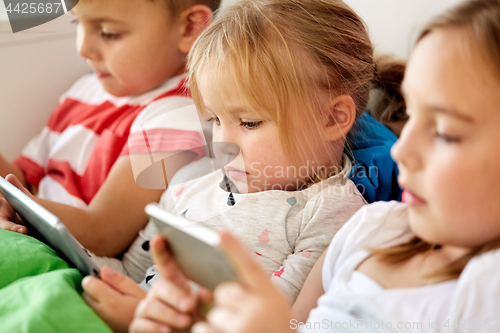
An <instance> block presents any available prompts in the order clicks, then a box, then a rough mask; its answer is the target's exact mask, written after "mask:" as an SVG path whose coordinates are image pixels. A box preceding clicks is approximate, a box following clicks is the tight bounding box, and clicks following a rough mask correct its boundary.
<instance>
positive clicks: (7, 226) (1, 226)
mask: <svg viewBox="0 0 500 333" xmlns="http://www.w3.org/2000/svg"><path fill="white" fill-rule="evenodd" d="M0 230H9V231H14V232H18V233H20V234H24V235H27V234H28V229H26V227H23V226H22V225H19V224H17V223H14V222H10V221H6V220H1V219H0Z"/></svg>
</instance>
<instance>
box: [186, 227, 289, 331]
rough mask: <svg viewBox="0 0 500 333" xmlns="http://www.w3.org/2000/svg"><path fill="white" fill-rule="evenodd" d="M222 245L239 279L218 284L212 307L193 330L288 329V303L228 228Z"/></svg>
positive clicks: (224, 233)
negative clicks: (205, 317) (203, 321)
mask: <svg viewBox="0 0 500 333" xmlns="http://www.w3.org/2000/svg"><path fill="white" fill-rule="evenodd" d="M221 247H222V249H223V250H224V251H225V252H226V254H227V256H228V257H229V259H231V261H232V263H233V265H234V267H235V269H236V273H237V275H238V280H239V281H238V282H226V283H222V284H220V285H219V286H218V287H217V288H216V289H215V293H214V298H215V307H214V308H213V309H212V310H211V311H210V312H209V313H208V316H207V322H206V323H199V324H196V325H195V326H194V327H193V331H192V332H193V333H226V332H231V333H259V332H273V333H282V332H291V331H292V329H291V328H290V320H291V318H292V317H291V313H290V306H289V305H288V302H287V301H286V299H285V297H284V296H282V295H281V293H280V292H279V291H278V290H276V288H275V287H274V286H273V285H272V283H271V281H270V280H269V276H268V274H266V273H265V272H264V271H262V269H261V268H260V266H259V265H258V264H257V263H256V262H255V261H254V260H253V259H252V257H251V256H250V254H249V253H248V251H247V250H246V249H244V248H243V246H242V245H241V244H240V243H239V242H238V241H237V240H236V238H234V236H232V235H231V234H229V233H228V232H222V233H221Z"/></svg>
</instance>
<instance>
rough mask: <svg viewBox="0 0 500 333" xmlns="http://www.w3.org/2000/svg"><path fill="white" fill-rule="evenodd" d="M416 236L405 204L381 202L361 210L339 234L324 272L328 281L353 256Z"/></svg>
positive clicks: (332, 243)
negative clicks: (368, 248) (365, 250)
mask: <svg viewBox="0 0 500 333" xmlns="http://www.w3.org/2000/svg"><path fill="white" fill-rule="evenodd" d="M412 236H413V233H412V232H411V230H410V228H409V223H408V213H407V208H406V205H405V204H402V203H400V202H397V201H390V202H377V203H373V204H370V205H366V206H364V207H362V208H361V209H360V210H358V211H357V212H356V213H355V214H354V215H353V216H352V217H351V218H350V219H349V221H347V223H346V224H344V226H343V227H342V228H340V230H339V231H338V232H337V234H336V235H335V237H334V238H333V240H332V242H331V244H330V246H329V248H328V252H327V256H326V259H325V265H324V268H323V272H324V274H323V278H324V281H329V279H326V280H325V278H326V277H331V276H333V272H335V271H337V270H338V269H339V268H340V267H341V265H342V264H343V263H344V262H348V261H349V259H348V258H350V257H351V256H352V255H354V254H356V253H357V252H359V251H364V249H366V248H367V247H387V246H391V245H394V244H395V243H394V242H401V239H402V238H403V237H404V238H408V239H410V238H411V237H412Z"/></svg>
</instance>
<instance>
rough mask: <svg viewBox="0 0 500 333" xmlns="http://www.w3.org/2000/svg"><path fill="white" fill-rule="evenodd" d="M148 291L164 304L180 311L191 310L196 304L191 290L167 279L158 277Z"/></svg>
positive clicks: (194, 295)
mask: <svg viewBox="0 0 500 333" xmlns="http://www.w3.org/2000/svg"><path fill="white" fill-rule="evenodd" d="M150 293H151V294H152V295H154V297H157V298H158V299H160V300H161V301H162V302H164V303H165V304H167V305H169V306H172V307H174V308H175V309H177V310H179V311H182V312H188V311H192V310H193V309H194V307H195V305H196V294H195V293H193V292H192V291H191V290H189V291H186V290H185V289H183V288H181V287H179V286H178V285H176V284H175V283H173V282H171V281H169V280H165V279H160V281H158V282H157V283H156V284H155V285H154V286H153V288H152V289H151V291H150Z"/></svg>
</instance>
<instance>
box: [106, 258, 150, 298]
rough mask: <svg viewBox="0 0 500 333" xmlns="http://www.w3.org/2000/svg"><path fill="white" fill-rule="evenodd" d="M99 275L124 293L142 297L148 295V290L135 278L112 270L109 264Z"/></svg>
mask: <svg viewBox="0 0 500 333" xmlns="http://www.w3.org/2000/svg"><path fill="white" fill-rule="evenodd" d="M99 275H100V277H101V279H102V281H104V282H106V283H107V284H108V285H110V286H111V287H113V288H115V289H116V290H117V291H119V292H121V293H122V294H124V295H130V296H134V297H136V298H140V299H142V298H144V297H146V294H147V292H146V291H145V290H144V289H142V288H141V287H139V285H138V284H137V283H135V281H134V280H132V279H131V278H129V277H127V276H125V275H123V274H120V273H118V272H116V271H114V270H112V269H111V268H109V267H108V266H104V267H103V268H101V272H100V274H99Z"/></svg>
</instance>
